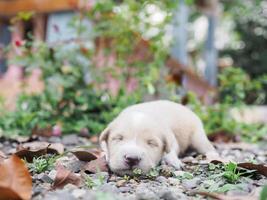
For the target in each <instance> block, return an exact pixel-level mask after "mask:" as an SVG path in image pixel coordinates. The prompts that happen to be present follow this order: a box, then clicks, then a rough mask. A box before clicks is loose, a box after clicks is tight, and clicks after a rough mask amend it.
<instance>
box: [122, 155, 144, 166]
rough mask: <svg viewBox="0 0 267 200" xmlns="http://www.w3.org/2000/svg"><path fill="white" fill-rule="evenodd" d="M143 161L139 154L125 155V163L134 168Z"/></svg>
mask: <svg viewBox="0 0 267 200" xmlns="http://www.w3.org/2000/svg"><path fill="white" fill-rule="evenodd" d="M140 161H141V158H140V157H138V156H129V155H124V163H125V164H126V165H127V166H128V167H130V168H132V167H134V166H137V165H138V164H139V163H140Z"/></svg>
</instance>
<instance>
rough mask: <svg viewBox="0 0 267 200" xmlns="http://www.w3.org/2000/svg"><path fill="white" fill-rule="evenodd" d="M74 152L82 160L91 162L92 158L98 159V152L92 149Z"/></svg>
mask: <svg viewBox="0 0 267 200" xmlns="http://www.w3.org/2000/svg"><path fill="white" fill-rule="evenodd" d="M71 153H73V154H74V155H75V156H76V157H77V158H78V159H79V160H80V161H85V162H90V161H92V160H95V159H97V157H98V156H97V154H96V153H94V152H92V151H90V150H82V149H80V150H78V149H77V150H74V151H72V152H71Z"/></svg>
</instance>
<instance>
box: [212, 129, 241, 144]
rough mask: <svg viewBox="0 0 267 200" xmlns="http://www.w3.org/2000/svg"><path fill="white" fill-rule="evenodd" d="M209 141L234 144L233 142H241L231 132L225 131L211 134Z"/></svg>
mask: <svg viewBox="0 0 267 200" xmlns="http://www.w3.org/2000/svg"><path fill="white" fill-rule="evenodd" d="M208 138H209V140H210V141H212V142H216V143H228V142H229V143H233V142H239V141H240V138H238V136H236V135H233V134H231V133H229V132H225V131H218V132H214V133H212V134H210V135H209V136H208Z"/></svg>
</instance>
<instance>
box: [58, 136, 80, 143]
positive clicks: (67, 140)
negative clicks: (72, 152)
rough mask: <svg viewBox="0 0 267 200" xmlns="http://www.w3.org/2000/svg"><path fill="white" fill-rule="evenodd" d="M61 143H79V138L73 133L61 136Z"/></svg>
mask: <svg viewBox="0 0 267 200" xmlns="http://www.w3.org/2000/svg"><path fill="white" fill-rule="evenodd" d="M62 143H63V144H64V145H75V144H78V143H79V138H78V136H77V135H75V134H72V135H65V136H63V138H62Z"/></svg>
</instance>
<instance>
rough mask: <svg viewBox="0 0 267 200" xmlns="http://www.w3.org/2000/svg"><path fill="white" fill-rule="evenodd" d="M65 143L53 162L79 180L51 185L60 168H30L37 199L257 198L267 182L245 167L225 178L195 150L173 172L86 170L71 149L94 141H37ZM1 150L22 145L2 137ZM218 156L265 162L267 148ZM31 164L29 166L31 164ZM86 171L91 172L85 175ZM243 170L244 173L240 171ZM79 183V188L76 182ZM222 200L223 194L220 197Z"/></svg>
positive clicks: (223, 147) (245, 147)
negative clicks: (211, 195)
mask: <svg viewBox="0 0 267 200" xmlns="http://www.w3.org/2000/svg"><path fill="white" fill-rule="evenodd" d="M40 140H41V141H47V142H49V143H55V142H57V143H61V144H63V145H64V148H65V154H64V155H63V156H60V157H59V158H58V159H57V160H56V163H55V164H54V166H55V165H58V164H60V165H61V166H64V167H65V168H66V169H67V170H69V171H71V172H73V173H74V174H75V175H77V176H78V177H82V183H81V184H66V185H65V186H64V187H63V188H61V187H57V188H56V189H51V188H53V185H55V184H54V182H55V179H56V174H57V170H56V168H55V167H52V168H49V169H46V170H42V171H38V172H37V171H32V172H31V175H32V180H33V194H32V195H33V200H39V199H40V200H41V199H45V200H48V199H49V200H59V199H64V200H71V199H97V200H104V199H107V200H109V199H110V200H111V199H129V200H130V199H140V200H141V199H146V200H149V199H165V200H172V199H173V200H174V199H206V198H207V197H206V196H203V195H200V194H197V192H198V191H207V192H212V193H218V192H219V193H222V194H224V195H226V196H227V197H230V196H236V197H237V199H238V198H239V199H244V198H246V199H257V196H258V193H259V191H260V188H261V187H262V186H264V185H266V183H267V179H266V177H265V176H264V175H261V174H260V173H257V172H252V171H244V172H246V173H245V174H244V176H240V177H239V176H238V177H237V179H236V180H231V177H230V178H229V177H228V178H226V177H225V171H226V170H225V166H224V165H223V164H218V165H215V164H211V163H209V162H207V161H206V160H205V158H204V157H203V156H201V155H197V154H196V153H195V152H194V151H192V152H188V153H187V154H186V155H185V156H184V157H183V158H182V161H183V162H184V163H185V168H184V170H183V171H175V170H174V169H172V168H170V167H168V166H160V167H158V168H157V169H155V170H154V171H152V172H151V173H150V174H148V175H146V176H141V175H140V174H138V173H136V175H135V176H134V177H128V176H124V177H119V176H116V175H115V174H112V173H110V172H98V173H88V172H87V171H85V170H84V166H85V164H86V163H85V162H84V161H80V160H79V159H78V158H77V157H76V156H75V155H74V154H73V153H71V152H70V151H72V150H73V149H74V148H77V147H78V146H79V147H81V146H83V148H85V147H88V146H90V145H91V144H92V143H91V141H90V140H88V139H87V138H84V137H80V136H78V135H75V134H73V135H66V136H63V137H61V138H60V137H49V138H45V137H39V138H38V141H40ZM0 141H1V143H0V150H1V151H2V152H4V153H5V154H6V155H10V154H12V153H14V152H16V151H17V150H16V148H17V146H18V145H19V142H18V141H17V140H8V139H4V138H1V139H0ZM215 146H216V148H217V149H218V152H219V153H220V155H221V156H222V157H224V158H228V159H231V160H234V161H235V162H237V163H240V162H253V163H267V146H266V145H265V146H264V145H251V144H244V143H228V144H215ZM29 167H30V166H29ZM86 172H87V173H86ZM241 173H242V171H241ZM77 185H78V186H77ZM221 199H224V196H222V197H221Z"/></svg>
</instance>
